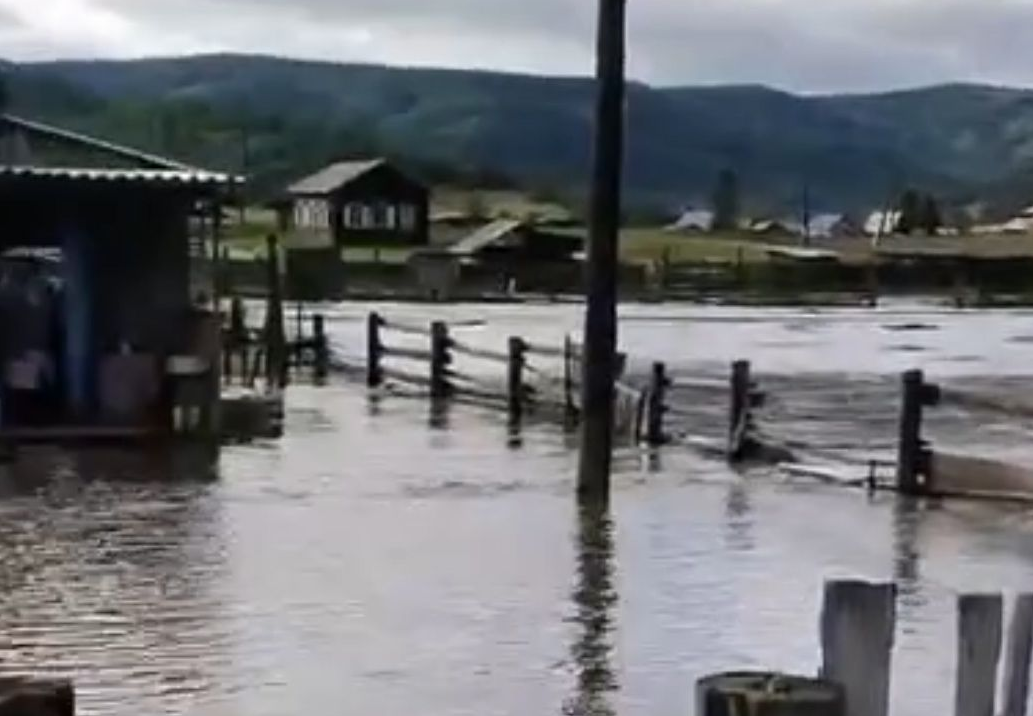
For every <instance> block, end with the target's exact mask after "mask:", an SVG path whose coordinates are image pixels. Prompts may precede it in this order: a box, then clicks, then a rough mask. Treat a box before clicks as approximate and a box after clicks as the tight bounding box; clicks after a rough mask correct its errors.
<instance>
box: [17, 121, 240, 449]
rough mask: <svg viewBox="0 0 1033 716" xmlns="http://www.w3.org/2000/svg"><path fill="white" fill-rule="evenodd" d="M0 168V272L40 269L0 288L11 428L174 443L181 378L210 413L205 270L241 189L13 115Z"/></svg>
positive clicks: (212, 349)
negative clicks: (120, 434)
mask: <svg viewBox="0 0 1033 716" xmlns="http://www.w3.org/2000/svg"><path fill="white" fill-rule="evenodd" d="M0 157H2V159H3V161H2V163H0V251H2V252H3V256H2V257H0V274H3V275H8V276H9V275H11V272H12V271H15V270H16V269H15V268H14V266H15V264H16V263H17V264H18V265H20V266H22V267H23V268H24V266H25V265H26V261H28V262H30V263H31V262H33V261H35V262H36V266H37V270H36V271H34V272H31V271H30V272H29V274H28V275H26V274H25V272H24V271H23V270H22V271H21V275H22V276H23V279H22V280H21V281H19V282H10V281H8V282H0V283H2V284H3V289H4V290H3V291H2V292H0V368H2V371H0V373H2V383H0V424H2V427H3V430H4V431H10V430H12V429H24V428H28V427H32V428H42V427H50V428H53V427H54V426H75V427H76V429H78V430H83V429H85V428H88V427H91V426H92V427H94V428H96V427H102V426H103V427H108V428H112V427H120V428H125V429H133V430H139V431H142V432H146V433H151V432H165V431H167V430H169V429H170V428H172V427H173V425H172V422H173V418H172V415H173V412H174V411H173V410H172V408H173V407H174V402H175V400H176V398H175V397H174V396H175V395H176V394H177V392H178V388H177V386H179V385H180V384H181V383H182V382H183V378H184V376H183V374H184V372H191V373H193V374H194V376H193V377H195V378H197V379H198V380H199V381H200V382H201V383H203V384H204V385H205V386H206V387H205V395H204V396H202V397H201V398H199V401H200V402H206V403H207V407H211V406H212V405H214V401H216V400H217V398H218V381H217V375H218V356H219V336H218V321H217V314H216V312H214V311H213V310H212V307H213V304H212V302H211V299H212V298H213V294H214V290H215V286H214V282H213V281H211V278H212V276H213V275H214V271H211V272H208V273H207V276H206V277H205V278H207V279H208V280H207V281H199V276H198V271H197V270H196V269H197V268H198V266H199V263H200V261H201V260H203V259H205V257H206V256H207V248H208V244H209V240H210V239H213V238H215V234H214V227H215V226H217V221H216V220H215V217H217V216H218V212H219V206H220V204H221V202H222V201H223V200H224V199H225V198H226V195H227V194H228V193H229V191H230V190H231V189H232V187H233V186H234V185H235V184H237V183H238V182H239V179H238V178H236V177H232V176H229V175H226V174H221V173H218V172H209V171H204V170H201V169H197V168H194V167H189V166H187V165H185V164H181V163H179V162H176V161H174V160H171V159H164V158H161V157H157V156H154V155H151V154H147V153H145V152H140V151H137V150H134V149H131V148H128V147H123V146H120V145H116V144H113V143H110V142H107V141H104V140H99V139H94V138H91V137H87V136H84V135H81V134H76V133H73V132H69V131H67V130H63V129H60V128H56V127H49V126H47V125H44V124H41V123H38V122H32V121H29V120H24V119H21V118H17V117H11V116H9V115H2V116H0ZM192 218H195V219H197V220H195V221H192V220H191V219H192ZM192 231H193V232H194V233H191V232H192ZM188 365H189V366H191V369H190V371H186V368H185V366H188ZM195 382H197V381H195Z"/></svg>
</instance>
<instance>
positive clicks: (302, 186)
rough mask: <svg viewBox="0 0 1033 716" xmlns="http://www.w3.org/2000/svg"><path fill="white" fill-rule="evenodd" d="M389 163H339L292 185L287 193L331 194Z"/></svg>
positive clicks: (385, 161) (366, 161)
mask: <svg viewBox="0 0 1033 716" xmlns="http://www.w3.org/2000/svg"><path fill="white" fill-rule="evenodd" d="M386 163H387V160H386V159H369V160H365V161H353V162H337V163H336V164H331V165H330V166H328V167H326V168H324V169H320V170H319V171H318V172H316V173H315V174H312V175H311V176H308V177H305V178H304V179H301V180H300V181H297V182H295V183H294V184H291V185H290V187H288V189H287V191H288V193H290V194H301V195H305V194H329V193H330V192H332V191H334V190H336V189H339V188H340V187H342V186H344V185H345V184H348V183H350V182H353V181H355V180H356V179H358V178H359V177H361V176H363V175H364V174H368V173H369V172H371V171H373V170H374V169H377V168H378V167H381V166H383V165H384V164H386Z"/></svg>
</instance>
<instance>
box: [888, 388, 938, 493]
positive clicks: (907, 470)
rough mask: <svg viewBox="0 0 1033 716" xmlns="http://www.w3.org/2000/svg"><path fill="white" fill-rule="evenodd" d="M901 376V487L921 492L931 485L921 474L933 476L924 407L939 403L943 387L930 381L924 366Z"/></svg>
mask: <svg viewBox="0 0 1033 716" xmlns="http://www.w3.org/2000/svg"><path fill="white" fill-rule="evenodd" d="M901 380H902V384H903V389H904V396H903V402H902V404H901V409H900V429H899V432H898V435H897V489H899V490H900V491H901V492H902V493H904V494H905V495H919V494H921V493H922V492H923V489H924V488H926V487H928V485H923V484H922V481H921V478H923V477H925V478H926V479H927V480H928V478H929V449H928V446H927V445H926V443H925V441H924V440H922V412H923V408H925V407H927V406H933V405H936V404H937V403H939V401H940V390H939V388H938V387H937V386H935V385H931V384H927V383H926V382H925V374H924V373H923V372H922V371H920V370H910V371H908V372H907V373H904V375H903V377H902V379H901Z"/></svg>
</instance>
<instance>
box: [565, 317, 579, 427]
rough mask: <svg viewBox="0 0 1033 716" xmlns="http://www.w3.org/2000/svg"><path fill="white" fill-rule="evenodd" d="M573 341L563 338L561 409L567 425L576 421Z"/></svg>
mask: <svg viewBox="0 0 1033 716" xmlns="http://www.w3.org/2000/svg"><path fill="white" fill-rule="evenodd" d="M576 362H577V359H576V357H575V355H574V341H573V340H572V339H571V337H570V335H569V334H568V335H566V336H564V337H563V407H564V410H565V412H566V419H567V423H568V424H573V423H574V422H575V421H576V420H577V404H576V403H575V402H574V388H575V386H574V366H575V365H576Z"/></svg>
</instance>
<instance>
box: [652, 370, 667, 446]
mask: <svg viewBox="0 0 1033 716" xmlns="http://www.w3.org/2000/svg"><path fill="white" fill-rule="evenodd" d="M670 385H671V381H670V380H668V378H667V366H666V365H664V364H663V363H654V364H653V374H652V377H651V378H650V381H649V399H648V401H647V405H646V441H647V442H648V443H649V444H650V445H652V446H654V447H656V446H659V445H663V444H665V443H666V442H667V435H665V434H664V414H665V413H666V412H667V389H668V388H669V387H670Z"/></svg>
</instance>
